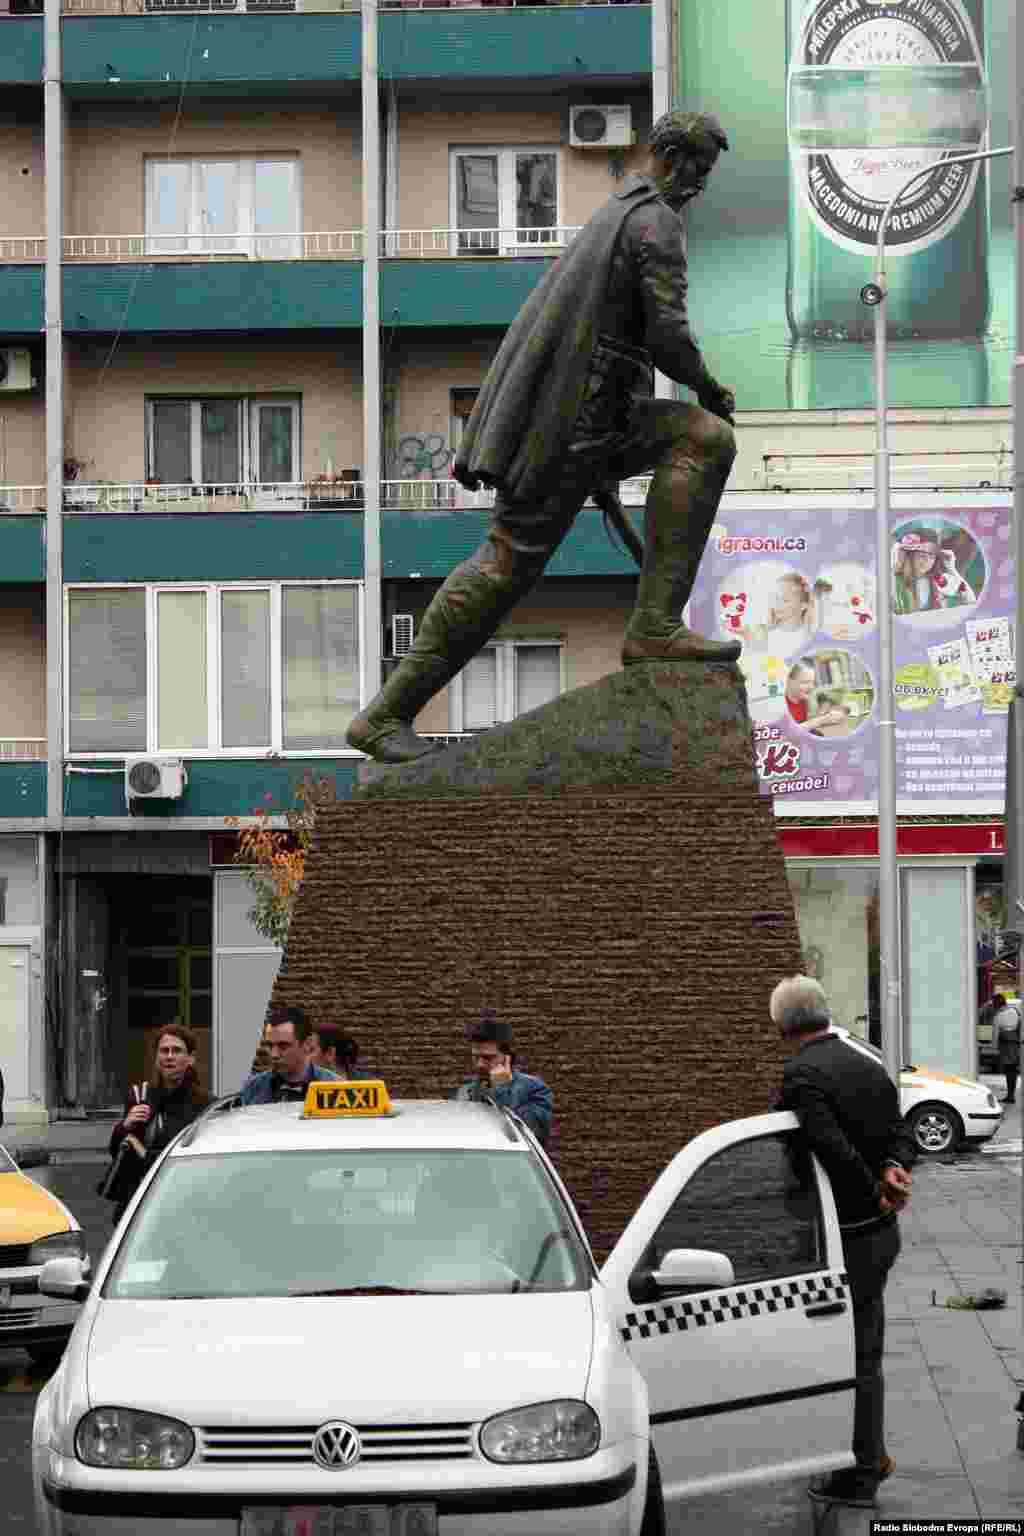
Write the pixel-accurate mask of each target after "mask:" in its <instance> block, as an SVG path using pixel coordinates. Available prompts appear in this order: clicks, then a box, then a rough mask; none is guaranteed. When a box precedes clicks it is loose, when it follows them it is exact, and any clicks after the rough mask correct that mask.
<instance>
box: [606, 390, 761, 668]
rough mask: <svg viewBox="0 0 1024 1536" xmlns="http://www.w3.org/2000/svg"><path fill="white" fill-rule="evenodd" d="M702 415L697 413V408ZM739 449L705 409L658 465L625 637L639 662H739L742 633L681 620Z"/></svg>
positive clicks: (626, 656)
mask: <svg viewBox="0 0 1024 1536" xmlns="http://www.w3.org/2000/svg"><path fill="white" fill-rule="evenodd" d="M694 415H695V416H696V413H694ZM735 456H736V447H735V440H734V438H733V435H732V431H731V429H730V428H729V426H728V424H727V423H726V422H723V421H720V420H719V419H718V417H717V416H711V415H710V414H709V413H707V412H702V413H701V414H700V417H699V419H698V420H697V421H695V422H694V423H693V424H692V426H691V429H690V431H689V432H688V433H687V435H686V436H685V437H680V438H678V439H677V440H676V442H675V443H674V444H673V446H672V449H671V453H670V456H669V458H668V459H667V461H666V462H665V463H663V464H660V465H659V466H658V468H657V469H656V470H655V472H654V477H653V479H652V481H651V488H650V490H649V491H648V493H647V505H646V508H645V510H644V561H643V565H642V567H641V570H640V582H639V587H638V590H637V599H636V606H635V608H634V609H633V613H632V615H631V617H630V620H629V624H628V625H627V627H626V634H625V637H624V639H623V643H622V660H623V663H624V664H627V665H628V664H629V663H630V662H637V661H735V660H736V658H737V656H738V655H739V654H740V650H741V646H740V642H739V641H738V640H708V639H705V637H704V636H703V635H698V634H695V633H694V632H693V630H691V629H688V628H687V627H686V625H685V624H681V623H680V620H679V616H680V614H681V612H682V610H683V606H684V604H685V603H686V601H687V599H688V598H689V596H690V593H691V591H692V590H693V583H694V581H695V580H696V577H697V567H698V566H699V565H700V559H701V555H702V554H703V553H704V546H705V544H706V543H707V539H708V534H709V533H710V532H711V527H712V524H713V523H714V521H715V514H716V513H717V511H718V503H719V501H720V500H721V497H722V492H723V490H724V489H725V482H726V480H727V479H728V478H729V471H730V469H731V468H732V464H733V459H734V458H735Z"/></svg>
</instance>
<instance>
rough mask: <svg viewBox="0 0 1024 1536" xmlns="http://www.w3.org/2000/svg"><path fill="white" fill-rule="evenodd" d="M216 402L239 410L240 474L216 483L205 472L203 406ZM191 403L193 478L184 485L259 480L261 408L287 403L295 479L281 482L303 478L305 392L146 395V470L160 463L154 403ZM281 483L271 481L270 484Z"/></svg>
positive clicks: (238, 483)
mask: <svg viewBox="0 0 1024 1536" xmlns="http://www.w3.org/2000/svg"><path fill="white" fill-rule="evenodd" d="M214 402H220V403H223V404H224V405H228V404H233V405H235V406H236V407H237V410H238V455H239V463H238V469H239V475H238V479H237V481H231V480H229V481H224V482H219V481H218V482H213V481H210V480H208V479H207V478H206V476H204V475H203V472H202V470H203V406H204V405H210V404H212V403H214ZM171 404H173V405H187V406H188V407H189V460H190V463H189V469H190V476H189V479H188V480H187V481H185V482H183V483H184V484H187V485H195V486H202V485H208V484H214V483H217V484H221V483H223V484H226V485H234V484H237V485H239V486H242V485H250V484H255V483H259V482H257V481H256V476H255V473H254V471H255V469H256V468H257V467H258V465H259V452H258V444H257V434H258V432H259V414H260V407H261V406H267V405H275V406H286V407H288V408H289V409H290V410H291V413H292V444H293V450H292V470H293V473H294V478H293V479H292V480H290V481H281V482H280V484H282V485H285V484H288V485H296V484H298V483H300V481H301V478H302V397H301V395H147V396H146V472H147V474H148V473H150V472H151V471H152V469H153V468H154V466H155V464H156V433H155V427H154V422H153V406H154V405H171ZM277 483H278V482H274V481H267V484H268V485H273V484H277Z"/></svg>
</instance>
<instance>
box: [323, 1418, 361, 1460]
mask: <svg viewBox="0 0 1024 1536" xmlns="http://www.w3.org/2000/svg"><path fill="white" fill-rule="evenodd" d="M362 1454H363V1442H362V1441H361V1440H360V1438H359V1431H358V1430H357V1429H353V1428H352V1425H351V1424H346V1423H344V1422H343V1420H341V1419H332V1420H331V1422H330V1423H329V1424H321V1426H320V1428H319V1429H318V1430H317V1432H316V1434H315V1435H314V1436H313V1460H314V1461H315V1462H316V1463H317V1465H318V1466H321V1467H326V1469H327V1471H328V1472H341V1471H343V1469H344V1468H345V1467H354V1466H355V1464H356V1462H357V1461H358V1460H359V1458H360V1456H361V1455H362Z"/></svg>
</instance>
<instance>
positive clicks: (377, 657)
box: [362, 0, 382, 700]
mask: <svg viewBox="0 0 1024 1536" xmlns="http://www.w3.org/2000/svg"><path fill="white" fill-rule="evenodd" d="M362 98H363V496H364V512H363V686H364V689H365V692H364V695H363V697H364V700H365V699H370V698H372V697H373V695H374V694H375V693H376V692H377V691H378V689H379V688H380V685H381V640H382V636H381V569H382V562H381V550H380V95H379V88H378V69H377V0H362Z"/></svg>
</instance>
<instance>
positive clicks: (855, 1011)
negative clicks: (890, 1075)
mask: <svg viewBox="0 0 1024 1536" xmlns="http://www.w3.org/2000/svg"><path fill="white" fill-rule="evenodd" d="M787 874H788V877H789V888H790V891H791V893H792V896H793V906H794V908H795V910H796V920H797V926H798V927H799V930H800V946H801V948H802V950H803V970H804V972H805V974H806V975H808V976H813V977H814V978H815V980H816V981H820V982H821V984H822V986H823V987H824V988H825V991H826V993H827V994H828V1001H829V1008H830V1009H831V1012H832V1017H833V1019H834V1020H835V1022H836V1023H837V1024H839V1025H841V1026H842V1027H843V1029H848V1030H850V1031H851V1033H853V1034H855V1035H859V1036H860V1037H861V1038H862V1039H866V1040H869V1041H870V1042H871V1044H872V1045H880V1044H881V1036H880V1034H879V1012H878V999H879V991H878V986H879V981H878V975H879V973H878V869H877V867H876V866H874V865H856V864H813V865H812V864H799V863H797V862H795V861H790V862H789V863H788V865H787Z"/></svg>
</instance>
